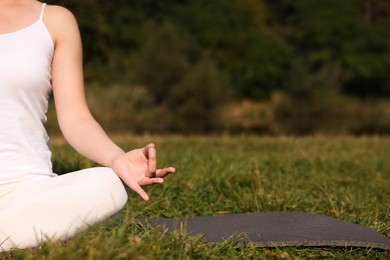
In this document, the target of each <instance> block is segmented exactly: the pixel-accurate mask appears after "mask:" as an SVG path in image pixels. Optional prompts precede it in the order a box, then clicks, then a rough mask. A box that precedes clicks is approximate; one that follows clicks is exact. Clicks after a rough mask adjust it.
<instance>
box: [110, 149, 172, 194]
mask: <svg viewBox="0 0 390 260" xmlns="http://www.w3.org/2000/svg"><path fill="white" fill-rule="evenodd" d="M112 169H113V170H114V171H115V172H116V174H117V175H118V176H119V177H120V178H121V179H122V181H123V182H124V183H125V184H126V185H127V186H129V187H130V188H131V189H132V190H134V191H135V192H136V193H138V194H139V195H140V196H141V197H142V198H143V199H144V200H149V196H148V194H147V193H146V192H145V191H144V190H143V189H142V187H141V186H147V185H152V184H161V183H163V182H164V177H165V176H167V175H168V174H170V173H173V172H175V168H174V167H168V168H163V169H157V159H156V148H155V145H154V144H148V145H146V146H145V147H144V148H139V149H135V150H132V151H129V152H127V153H125V154H122V155H120V156H118V157H116V158H115V159H114V160H113V163H112Z"/></svg>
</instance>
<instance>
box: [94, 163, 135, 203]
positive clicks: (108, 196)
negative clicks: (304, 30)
mask: <svg viewBox="0 0 390 260" xmlns="http://www.w3.org/2000/svg"><path fill="white" fill-rule="evenodd" d="M93 170H94V173H93V175H92V176H93V181H94V184H95V185H96V188H97V192H98V196H99V197H100V198H101V199H102V200H105V201H107V203H110V204H111V205H112V206H114V207H115V208H116V209H117V210H120V209H122V208H123V207H124V206H125V204H126V202H127V198H128V197H127V192H126V189H125V187H124V185H123V183H122V181H121V180H120V178H119V177H118V176H117V175H116V174H115V172H114V171H113V170H112V169H111V168H108V167H96V168H93Z"/></svg>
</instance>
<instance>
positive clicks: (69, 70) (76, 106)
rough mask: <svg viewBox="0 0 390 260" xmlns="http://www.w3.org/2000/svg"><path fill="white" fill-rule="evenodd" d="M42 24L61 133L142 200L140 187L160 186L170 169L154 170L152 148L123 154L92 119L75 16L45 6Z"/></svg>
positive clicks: (65, 11)
mask: <svg viewBox="0 0 390 260" xmlns="http://www.w3.org/2000/svg"><path fill="white" fill-rule="evenodd" d="M44 22H45V24H46V26H47V28H48V30H49V32H50V34H51V36H52V39H53V41H54V45H55V51H54V57H53V62H52V88H53V95H54V100H55V106H56V112H57V117H58V122H59V126H60V129H61V131H62V133H63V135H64V137H65V139H66V140H67V141H68V143H69V144H70V145H71V146H72V147H74V148H75V149H76V150H77V151H78V152H79V153H80V154H82V155H83V156H85V157H87V158H88V159H90V160H92V161H95V162H97V163H99V164H101V165H104V166H108V167H111V168H113V169H114V171H115V172H116V173H117V175H118V176H119V177H120V178H121V179H122V180H123V181H124V182H125V183H126V184H127V185H128V186H129V187H130V188H132V189H133V190H135V191H136V192H137V193H138V194H140V196H141V197H143V198H144V199H145V200H147V199H148V196H147V195H146V193H145V192H144V191H143V190H142V188H141V187H140V185H149V184H153V183H162V182H163V177H164V176H166V175H167V174H169V173H171V172H174V171H175V169H174V168H172V167H169V168H165V169H162V170H157V169H156V156H155V147H154V145H153V144H150V145H147V146H145V147H144V148H141V149H136V150H133V151H130V152H128V153H125V152H124V151H123V150H122V149H121V148H119V147H118V146H117V145H116V144H115V143H114V142H113V141H111V139H110V138H109V137H108V136H107V134H106V133H105V131H104V130H103V129H102V128H101V126H100V125H99V124H98V123H97V122H96V120H95V119H94V118H93V116H92V114H91V112H90V110H89V108H88V105H87V102H86V98H85V92H84V76H83V65H82V44H81V38H80V33H79V29H78V26H77V22H76V19H75V18H74V16H73V15H72V14H71V13H70V12H69V11H68V10H67V9H65V8H63V7H59V6H47V9H46V12H45V16H44Z"/></svg>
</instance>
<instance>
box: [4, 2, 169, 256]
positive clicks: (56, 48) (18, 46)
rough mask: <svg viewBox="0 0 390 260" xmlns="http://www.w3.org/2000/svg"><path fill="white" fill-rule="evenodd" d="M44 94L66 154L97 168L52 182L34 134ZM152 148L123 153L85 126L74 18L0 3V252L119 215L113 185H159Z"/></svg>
mask: <svg viewBox="0 0 390 260" xmlns="http://www.w3.org/2000/svg"><path fill="white" fill-rule="evenodd" d="M51 91H52V92H53V96H54V100H55V106H56V112H57V116H58V122H59V126H60V129H61V131H62V133H63V135H64V137H65V139H66V140H67V141H68V142H69V144H70V145H71V146H73V147H74V148H75V149H76V150H77V151H78V152H79V153H81V154H82V155H84V156H85V157H87V158H89V159H90V160H93V161H95V162H97V163H99V164H101V165H102V166H104V167H97V168H90V169H85V170H81V171H78V172H73V173H68V174H65V175H61V176H57V175H56V174H54V173H53V172H52V170H51V161H50V158H51V153H50V151H49V148H48V137H47V134H46V131H45V129H44V127H43V125H44V123H45V121H46V116H45V113H46V111H47V106H48V98H49V94H50V92H51ZM174 171H175V169H174V168H173V167H168V168H164V169H156V150H155V146H154V145H153V144H148V145H146V146H145V147H143V148H141V149H136V150H132V151H130V152H127V153H125V152H124V151H122V149H120V148H119V147H118V146H117V145H115V144H114V143H113V142H112V141H111V140H110V139H109V138H108V137H107V135H106V134H105V132H104V131H103V129H102V128H101V127H100V126H99V124H98V123H97V122H96V121H95V120H94V118H93V117H92V115H91V113H90V111H89V109H88V107H87V103H86V99H85V96H84V84H83V71H82V47H81V40H80V35H79V30H78V27H77V23H76V20H75V18H74V16H73V15H72V14H71V13H70V12H69V11H68V10H66V9H65V8H63V7H59V6H47V5H45V4H42V3H41V2H38V1H35V0H0V251H6V250H10V249H12V248H27V247H31V246H36V245H37V244H39V243H40V242H42V241H44V240H46V239H66V238H69V237H71V236H72V235H74V234H75V232H77V230H79V229H80V228H83V227H85V226H86V225H89V224H92V223H95V222H97V221H100V220H102V219H105V218H107V217H108V216H111V215H113V214H115V213H116V212H118V211H119V210H120V209H121V208H122V207H123V206H124V205H125V203H126V201H127V193H126V191H125V188H124V186H123V184H122V182H123V183H125V184H126V185H127V186H128V187H130V188H131V189H132V190H134V191H135V192H136V193H138V194H139V195H140V196H141V197H142V198H143V199H144V200H148V199H149V197H148V195H147V194H146V192H145V191H144V190H143V189H142V188H141V186H143V185H151V184H157V183H163V181H164V179H163V178H164V177H165V176H166V175H167V174H169V173H172V172H174Z"/></svg>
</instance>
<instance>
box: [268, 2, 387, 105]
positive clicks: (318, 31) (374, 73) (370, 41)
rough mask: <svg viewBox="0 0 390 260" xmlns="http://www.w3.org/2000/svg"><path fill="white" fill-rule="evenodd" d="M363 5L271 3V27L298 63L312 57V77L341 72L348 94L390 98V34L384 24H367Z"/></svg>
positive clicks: (339, 75)
mask: <svg viewBox="0 0 390 260" xmlns="http://www.w3.org/2000/svg"><path fill="white" fill-rule="evenodd" d="M358 2H359V3H358ZM374 2H376V3H382V2H383V1H379V0H378V1H374ZM361 3H362V2H361V1H356V0H344V1H339V0H328V1H320V2H318V1H311V0H296V1H290V0H282V1H281V2H278V3H275V2H272V1H268V4H269V6H270V7H271V10H272V11H273V13H272V16H271V17H272V19H273V20H272V21H271V24H274V25H276V29H277V30H278V31H279V32H280V33H281V35H283V37H285V38H286V40H287V41H288V42H289V43H290V46H291V47H292V48H293V50H294V54H295V56H296V57H302V56H305V57H307V58H306V60H307V62H309V63H310V66H311V71H312V72H315V71H319V70H322V68H323V67H329V66H330V67H337V68H339V69H340V73H338V74H337V75H338V76H337V77H340V79H341V84H340V88H341V91H343V92H344V93H348V94H352V95H355V96H359V97H362V98H364V97H367V96H370V97H372V96H390V77H389V75H390V42H389V41H388V40H387V39H389V38H390V31H389V30H388V28H387V27H386V26H384V23H383V24H382V23H381V22H379V21H378V20H376V22H375V23H367V22H366V21H365V18H364V12H367V11H364V10H363V11H362V8H361V6H362V5H361ZM363 6H364V5H363ZM366 19H367V18H366ZM384 22H385V21H384ZM385 23H386V22H385ZM280 25H283V26H282V27H280ZM294 59H295V58H293V59H292V60H291V61H292V63H291V64H293V63H294V62H293V60H294ZM291 67H293V65H292V66H291ZM289 73H294V70H290V72H289ZM335 75H336V74H335ZM329 80H330V81H331V82H334V81H337V79H329ZM286 83H287V82H286ZM321 85H323V84H321ZM321 85H313V86H311V88H313V89H314V88H317V87H320V86H321ZM324 87H325V86H324Z"/></svg>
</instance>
